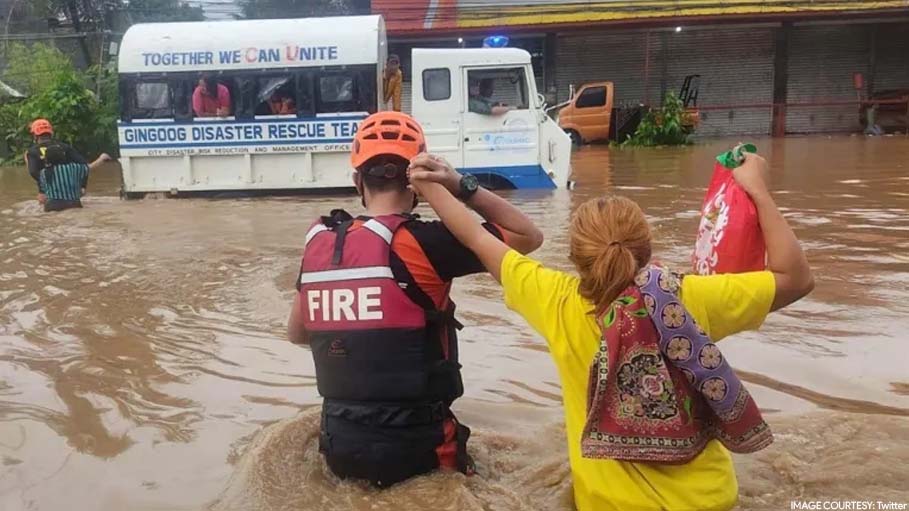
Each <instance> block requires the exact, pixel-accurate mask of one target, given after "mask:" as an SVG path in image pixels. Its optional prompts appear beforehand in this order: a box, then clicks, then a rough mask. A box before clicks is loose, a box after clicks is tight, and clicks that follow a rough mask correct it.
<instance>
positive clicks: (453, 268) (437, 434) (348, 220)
mask: <svg viewBox="0 0 909 511" xmlns="http://www.w3.org/2000/svg"><path fill="white" fill-rule="evenodd" d="M425 150H426V143H425V139H424V136H423V130H422V128H421V127H420V125H419V124H418V123H417V122H416V121H415V120H414V119H413V118H411V117H410V116H408V115H407V114H403V113H399V112H379V113H376V114H373V115H371V116H370V117H368V118H367V119H365V120H364V121H363V123H362V124H361V126H360V129H359V131H358V132H357V134H356V137H355V139H354V143H353V147H352V153H351V165H352V166H353V167H354V168H355V169H356V171H355V172H354V174H353V181H354V186H356V189H357V191H358V193H359V194H360V195H361V197H362V203H363V205H364V207H365V208H366V212H365V214H364V215H360V216H357V217H353V216H351V215H350V214H348V213H346V212H345V211H342V210H335V211H332V212H331V214H330V215H328V216H324V217H322V218H321V219H320V220H318V221H316V222H315V223H314V224H313V225H312V227H311V228H310V229H309V231H308V232H307V233H305V248H304V250H303V261H302V264H301V269H300V276H299V278H298V279H297V290H298V293H297V295H296V296H295V298H294V303H293V308H292V310H291V314H290V319H289V321H288V337H289V339H290V341H291V342H294V343H296V344H306V345H309V346H310V347H311V349H312V354H313V359H314V361H315V367H316V381H317V385H318V389H319V393H320V394H321V395H322V397H323V398H324V403H323V406H322V426H321V436H320V442H319V447H320V451H321V452H322V453H323V454H324V455H325V459H326V461H327V464H328V466H329V467H330V469H331V470H332V472H334V473H335V474H336V475H337V476H339V477H341V478H355V479H365V480H368V481H370V482H371V483H372V484H373V485H375V486H378V487H387V486H390V485H392V484H395V483H397V482H400V481H403V480H405V479H407V478H409V477H412V476H415V475H418V474H424V473H427V472H430V471H433V470H435V469H437V468H440V467H441V468H446V469H452V470H458V471H460V472H462V473H470V472H471V471H472V467H471V465H472V463H471V461H470V459H469V457H468V455H467V450H466V445H467V438H468V436H469V435H470V430H469V429H468V428H467V427H466V426H464V425H462V424H461V423H460V422H459V421H458V420H457V419H456V418H455V416H454V414H453V413H452V411H451V408H450V407H451V404H452V402H453V401H454V400H455V399H457V398H458V397H460V396H461V394H462V393H463V386H462V381H461V372H460V367H461V366H460V364H459V363H458V342H457V335H456V330H457V329H458V328H460V324H459V323H458V322H457V320H456V319H455V317H454V311H455V305H454V303H452V301H451V299H450V297H449V291H450V290H451V284H452V280H453V279H455V278H457V277H462V276H465V275H470V274H474V273H479V272H481V271H483V265H482V264H481V263H480V261H479V260H478V259H477V258H476V257H475V256H474V255H473V254H472V253H471V252H470V251H469V250H467V249H466V248H465V247H464V245H462V244H461V243H459V242H458V241H457V240H456V239H455V238H454V237H453V236H452V234H451V232H450V231H449V230H448V229H447V228H446V227H445V226H444V225H443V224H442V223H440V222H438V221H431V222H430V221H423V220H420V219H419V218H418V216H417V215H415V214H413V212H412V211H413V209H414V207H415V206H416V204H417V197H416V195H415V194H414V192H413V191H412V190H411V189H410V188H409V186H408V181H407V169H408V165H409V162H410V160H411V159H413V158H414V157H416V156H417V155H418V154H420V153H422V152H423V151H425ZM435 161H441V160H440V159H436V160H435ZM440 164H442V163H440ZM448 175H449V176H450V178H451V179H449V180H448V181H447V182H446V184H445V186H446V187H447V188H448V189H449V190H450V191H451V192H452V193H453V194H455V195H456V196H457V197H459V198H460V199H461V200H462V201H464V203H465V204H466V205H468V206H469V207H470V208H471V209H473V210H474V211H475V212H477V213H478V214H479V215H480V216H482V217H483V218H484V219H485V223H484V224H483V226H484V228H485V229H486V230H487V231H488V232H490V233H491V234H492V235H493V236H495V237H496V238H497V239H500V240H503V241H504V242H506V243H507V244H508V245H509V246H511V247H513V248H514V249H515V250H517V251H519V252H522V253H529V252H531V251H533V250H535V249H536V248H538V247H539V246H540V245H541V244H542V237H543V235H542V233H541V232H540V231H539V230H538V229H537V228H536V227H535V226H534V225H533V223H532V222H531V221H530V220H529V219H528V218H527V217H526V216H525V215H524V214H523V213H521V211H519V210H518V209H517V208H515V207H514V206H512V205H511V204H509V203H508V202H507V201H505V200H504V199H502V198H501V197H499V196H497V195H495V194H494V193H492V192H490V191H488V190H485V189H483V188H481V187H479V186H478V183H477V179H476V177H475V176H472V175H464V176H461V175H460V174H458V173H457V172H456V171H454V170H453V169H451V171H450V173H449V174H448ZM301 234H303V233H301Z"/></svg>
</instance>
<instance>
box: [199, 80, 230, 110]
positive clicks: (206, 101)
mask: <svg viewBox="0 0 909 511" xmlns="http://www.w3.org/2000/svg"><path fill="white" fill-rule="evenodd" d="M209 89H211V90H209ZM232 89H234V86H233V84H232V83H230V82H229V81H227V80H223V79H221V77H217V76H213V75H203V76H201V77H199V80H198V82H197V83H196V87H195V89H194V90H193V113H195V116H196V117H227V116H230V115H233V112H234V108H233V101H232V98H233V97H234V94H235V92H236V91H234V90H232Z"/></svg>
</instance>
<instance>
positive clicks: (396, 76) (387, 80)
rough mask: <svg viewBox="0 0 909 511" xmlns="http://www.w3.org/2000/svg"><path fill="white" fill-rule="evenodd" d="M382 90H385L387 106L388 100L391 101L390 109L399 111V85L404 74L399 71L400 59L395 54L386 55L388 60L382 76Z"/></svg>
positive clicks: (402, 80) (386, 105)
mask: <svg viewBox="0 0 909 511" xmlns="http://www.w3.org/2000/svg"><path fill="white" fill-rule="evenodd" d="M382 82H383V87H382V88H383V90H384V91H385V96H384V100H383V102H384V104H385V107H386V108H388V106H389V105H388V102H389V101H390V102H391V109H392V110H394V111H395V112H400V111H401V86H402V84H403V83H404V74H403V73H402V72H401V59H400V58H398V56H397V55H395V54H391V55H389V56H388V62H386V63H385V74H384V75H383V78H382Z"/></svg>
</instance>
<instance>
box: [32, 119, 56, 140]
mask: <svg viewBox="0 0 909 511" xmlns="http://www.w3.org/2000/svg"><path fill="white" fill-rule="evenodd" d="M29 131H30V132H31V134H32V136H35V137H40V136H41V135H53V134H54V127H53V126H52V125H51V123H50V121H48V120H47V119H35V120H34V121H32V124H31V126H30V127H29Z"/></svg>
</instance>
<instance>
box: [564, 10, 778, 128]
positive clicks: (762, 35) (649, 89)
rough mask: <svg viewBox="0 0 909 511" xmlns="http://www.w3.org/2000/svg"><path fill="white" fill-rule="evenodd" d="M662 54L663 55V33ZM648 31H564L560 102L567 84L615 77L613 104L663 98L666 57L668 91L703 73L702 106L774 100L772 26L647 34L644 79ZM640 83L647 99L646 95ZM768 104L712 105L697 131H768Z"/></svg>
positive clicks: (624, 104)
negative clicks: (742, 106)
mask: <svg viewBox="0 0 909 511" xmlns="http://www.w3.org/2000/svg"><path fill="white" fill-rule="evenodd" d="M663 37H665V38H666V42H667V45H666V50H667V55H666V56H665V57H664V55H663V46H662V38H663ZM646 38H647V34H646V32H645V31H642V30H637V31H618V32H609V33H588V34H581V35H562V36H560V37H559V39H558V42H557V49H556V54H557V58H556V71H555V72H556V84H557V86H558V97H559V101H564V100H566V99H568V93H569V92H568V91H569V87H570V85H572V84H574V85H575V86H578V85H581V84H583V83H589V82H595V81H602V80H608V81H611V82H613V83H615V95H616V105H617V106H629V105H636V104H638V103H640V102H642V101H644V100H645V99H648V100H649V101H650V102H651V103H653V104H658V103H659V102H660V97H659V96H660V83H661V80H662V72H663V62H664V58H665V59H666V66H665V67H666V73H667V75H666V89H667V91H674V92H678V90H679V88H681V86H682V81H683V80H684V79H685V76H687V75H689V74H700V75H701V81H700V95H699V100H698V101H699V104H701V105H736V104H753V103H767V104H769V103H771V102H772V100H773V29H771V28H763V27H761V28H754V27H748V28H741V27H739V28H722V29H689V30H684V31H682V32H679V33H675V32H658V31H652V32H651V33H650V63H649V78H648V83H647V84H646V87H645V83H644V68H645V58H644V55H645V50H646V48H647V39H646ZM645 89H646V93H647V95H648V96H649V98H645V97H644V94H645ZM770 118H771V112H770V108H765V109H761V110H755V109H737V108H734V107H733V108H730V109H729V110H722V111H710V112H704V113H703V114H702V123H701V125H700V127H699V128H698V131H697V133H698V134H699V135H703V136H717V135H730V134H767V133H769V132H770Z"/></svg>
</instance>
